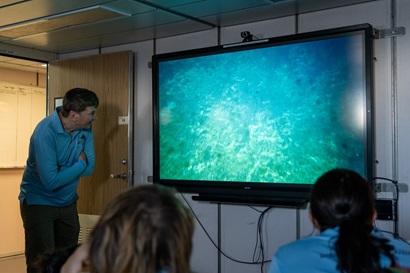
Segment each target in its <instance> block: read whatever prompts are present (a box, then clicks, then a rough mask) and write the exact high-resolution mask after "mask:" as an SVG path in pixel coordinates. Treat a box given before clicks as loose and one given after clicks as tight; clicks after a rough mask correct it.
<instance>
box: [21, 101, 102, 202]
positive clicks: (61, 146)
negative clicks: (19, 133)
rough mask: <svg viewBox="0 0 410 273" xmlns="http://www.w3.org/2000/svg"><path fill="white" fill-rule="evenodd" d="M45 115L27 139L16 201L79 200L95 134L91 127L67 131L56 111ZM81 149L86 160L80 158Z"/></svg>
mask: <svg viewBox="0 0 410 273" xmlns="http://www.w3.org/2000/svg"><path fill="white" fill-rule="evenodd" d="M60 109H61V107H59V108H57V110H56V111H55V112H54V113H53V114H51V115H50V116H48V117H46V118H44V119H43V120H42V121H40V123H39V124H38V125H37V126H36V128H35V129H34V132H33V134H32V136H31V138H30V145H29V155H28V159H27V164H26V168H25V170H24V173H23V179H22V182H21V185H20V194H19V197H18V198H19V200H20V202H23V200H26V202H27V204H28V205H46V206H59V207H60V206H61V207H62V206H68V205H71V204H72V203H73V202H75V201H76V200H77V199H78V195H77V185H78V180H79V179H80V177H81V176H87V175H91V174H92V172H93V171H94V164H95V152H94V137H93V134H92V131H91V130H75V131H74V132H73V133H72V135H70V134H68V133H67V132H66V131H65V130H64V128H63V125H62V124H61V121H60V118H59V116H58V111H59V110H60ZM82 151H84V153H85V155H86V156H87V163H86V162H85V161H84V160H79V157H80V153H81V152H82Z"/></svg>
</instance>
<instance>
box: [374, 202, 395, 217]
mask: <svg viewBox="0 0 410 273" xmlns="http://www.w3.org/2000/svg"><path fill="white" fill-rule="evenodd" d="M375 206H376V211H377V220H390V221H396V220H397V213H396V200H394V199H376V204H375Z"/></svg>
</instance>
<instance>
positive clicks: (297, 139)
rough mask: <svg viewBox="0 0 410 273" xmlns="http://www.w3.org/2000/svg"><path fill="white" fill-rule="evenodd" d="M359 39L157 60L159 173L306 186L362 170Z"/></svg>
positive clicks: (166, 176)
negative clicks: (331, 174) (325, 176)
mask: <svg viewBox="0 0 410 273" xmlns="http://www.w3.org/2000/svg"><path fill="white" fill-rule="evenodd" d="M361 39H362V37H361V36H360V35H351V36H346V37H338V38H327V39H323V40H317V41H311V42H304V43H294V44H287V45H279V46H274V47H261V48H257V49H252V50H243V51H233V52H228V53H223V54H216V55H207V56H200V57H192V58H184V59H179V60H168V61H166V62H162V63H160V66H159V73H160V82H159V90H160V92H159V107H160V109H159V111H160V112H159V122H160V127H159V137H160V146H159V147H160V150H159V153H160V159H159V160H160V178H161V179H178V180H184V179H185V180H200V181H247V182H260V183H264V182H278V183H305V184H310V183H314V181H315V180H316V179H317V178H318V177H319V176H320V175H321V174H322V173H324V172H326V171H327V170H330V169H332V168H336V167H341V168H348V169H352V170H355V171H357V172H359V173H361V174H362V175H363V174H364V172H365V170H364V169H365V166H364V162H365V160H364V157H365V143H364V139H365V138H364V133H365V129H364V127H365V124H364V117H363V116H364V112H365V109H363V107H364V105H365V103H364V100H365V95H364V94H365V91H363V90H364V88H365V83H364V75H363V74H364V61H363V60H364V57H363V54H364V53H363V48H362V41H361Z"/></svg>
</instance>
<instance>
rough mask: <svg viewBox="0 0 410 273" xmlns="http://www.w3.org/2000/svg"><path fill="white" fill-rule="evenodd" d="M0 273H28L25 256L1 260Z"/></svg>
mask: <svg viewBox="0 0 410 273" xmlns="http://www.w3.org/2000/svg"><path fill="white" fill-rule="evenodd" d="M0 273H26V262H25V259H24V255H18V256H11V257H7V258H0Z"/></svg>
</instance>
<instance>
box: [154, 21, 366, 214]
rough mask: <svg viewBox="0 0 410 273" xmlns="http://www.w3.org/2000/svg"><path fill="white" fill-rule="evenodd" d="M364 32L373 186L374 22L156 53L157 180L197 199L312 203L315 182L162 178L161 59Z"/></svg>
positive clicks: (283, 204)
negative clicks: (160, 171) (310, 199)
mask: <svg viewBox="0 0 410 273" xmlns="http://www.w3.org/2000/svg"><path fill="white" fill-rule="evenodd" d="M354 33H361V34H362V35H363V43H364V45H363V46H364V54H365V56H364V70H365V71H364V77H365V84H366V86H365V93H366V94H365V100H364V103H365V105H364V107H363V109H364V113H363V116H364V119H365V136H364V137H365V161H366V162H365V169H366V174H365V179H366V180H367V181H368V182H369V184H370V185H371V186H372V187H373V178H374V158H373V154H374V121H373V39H374V32H373V27H372V26H371V25H370V24H359V25H352V26H345V27H339V28H333V29H327V30H319V31H312V32H306V33H300V34H292V35H287V36H281V37H274V38H268V39H263V40H256V41H250V42H242V43H237V44H227V45H221V46H213V47H207V48H199V49H193V50H185V51H178V52H171V53H163V54H156V55H153V56H152V87H153V90H152V95H153V183H158V184H162V185H166V186H171V187H174V188H176V189H177V190H178V191H179V192H182V193H192V194H197V195H194V196H193V197H192V199H193V200H197V201H206V202H215V203H229V204H250V205H263V206H278V207H297V208H301V207H305V206H306V204H307V203H308V202H309V198H310V191H311V188H312V187H313V185H312V184H287V183H252V182H226V181H222V182H217V181H195V180H174V179H161V178H160V174H159V170H160V165H159V158H160V155H159V137H160V136H159V126H160V125H159V90H158V89H159V86H158V74H159V73H158V70H159V65H158V64H159V62H161V61H167V60H176V59H183V58H190V57H199V56H204V55H211V54H219V53H225V52H232V51H239V50H248V49H256V48H262V47H269V46H277V45H284V44H292V43H299V42H304V41H314V40H320V39H325V38H330V37H340V36H343V35H351V34H354Z"/></svg>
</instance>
